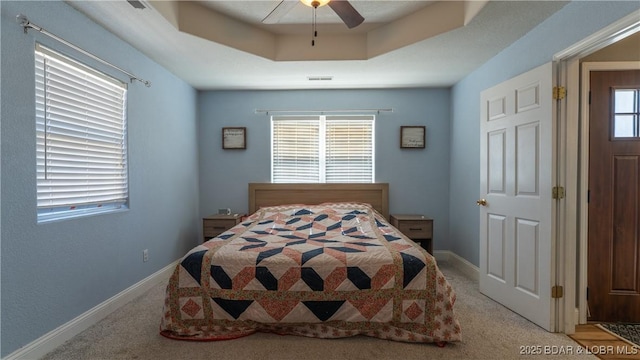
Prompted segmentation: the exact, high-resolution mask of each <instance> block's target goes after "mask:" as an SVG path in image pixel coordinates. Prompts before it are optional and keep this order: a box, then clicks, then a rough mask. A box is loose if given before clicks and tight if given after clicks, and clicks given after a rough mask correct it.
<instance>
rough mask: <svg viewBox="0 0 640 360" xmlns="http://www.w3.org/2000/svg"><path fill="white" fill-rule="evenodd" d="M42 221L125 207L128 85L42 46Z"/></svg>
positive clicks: (39, 120) (39, 138)
mask: <svg viewBox="0 0 640 360" xmlns="http://www.w3.org/2000/svg"><path fill="white" fill-rule="evenodd" d="M35 59H36V61H35V74H36V137H37V149H36V160H37V162H36V163H37V206H38V219H39V220H47V219H49V218H51V217H52V215H53V216H54V217H56V218H58V217H66V216H75V215H77V214H78V213H88V212H96V211H104V210H107V209H113V208H120V207H121V206H122V205H124V204H126V203H127V199H128V181H127V152H126V150H127V148H126V115H125V114H126V94H127V88H126V85H125V84H124V83H122V82H120V81H118V80H116V79H113V78H111V77H109V76H107V75H105V74H103V73H100V72H97V71H95V70H93V69H91V68H89V67H87V66H85V65H82V64H80V63H78V62H75V61H73V60H71V59H69V58H67V57H65V56H63V55H61V54H58V53H56V52H54V51H52V50H49V49H47V48H45V47H43V46H41V45H39V44H37V45H36V51H35Z"/></svg>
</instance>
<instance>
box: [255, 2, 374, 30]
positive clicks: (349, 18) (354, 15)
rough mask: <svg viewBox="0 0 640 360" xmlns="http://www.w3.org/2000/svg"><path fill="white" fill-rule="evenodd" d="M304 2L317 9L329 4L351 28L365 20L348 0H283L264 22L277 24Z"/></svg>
mask: <svg viewBox="0 0 640 360" xmlns="http://www.w3.org/2000/svg"><path fill="white" fill-rule="evenodd" d="M298 2H302V3H303V4H305V5H307V6H310V7H312V8H314V11H315V9H317V8H319V7H321V6H324V5H329V7H330V8H331V9H332V10H333V11H335V13H336V14H337V15H338V16H339V17H340V19H342V21H343V22H344V23H345V25H347V27H348V28H349V29H352V28H354V27H356V26H358V25H360V24H362V22H363V21H364V18H363V17H362V15H360V13H359V12H358V10H356V9H355V8H354V7H353V6H351V4H350V3H349V1H347V0H282V1H281V2H280V3H279V4H278V6H276V7H275V9H273V10H272V11H271V12H270V13H269V15H267V16H266V17H265V18H264V19H262V22H263V23H264V24H275V23H277V22H278V21H279V20H280V18H282V17H283V16H284V15H285V14H287V13H288V12H289V11H290V10H291V9H292V8H293V7H294V6H296V5H297V4H298Z"/></svg>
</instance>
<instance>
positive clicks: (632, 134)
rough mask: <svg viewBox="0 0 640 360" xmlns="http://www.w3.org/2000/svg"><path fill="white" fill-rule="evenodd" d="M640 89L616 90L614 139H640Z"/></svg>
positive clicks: (614, 94)
mask: <svg viewBox="0 0 640 360" xmlns="http://www.w3.org/2000/svg"><path fill="white" fill-rule="evenodd" d="M639 92H640V89H615V90H614V93H613V96H614V109H613V137H614V138H638V137H640V96H639Z"/></svg>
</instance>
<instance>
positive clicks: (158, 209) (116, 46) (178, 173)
mask: <svg viewBox="0 0 640 360" xmlns="http://www.w3.org/2000/svg"><path fill="white" fill-rule="evenodd" d="M0 4H1V5H0V6H1V14H2V18H1V30H2V32H1V42H2V53H1V68H2V79H1V86H2V95H1V96H2V97H1V106H2V109H1V119H2V124H1V125H2V133H1V136H2V137H1V146H2V148H1V153H2V163H1V169H2V170H1V171H2V179H1V180H2V181H1V197H2V205H1V206H2V209H1V211H2V225H1V231H2V233H1V235H2V245H1V246H2V248H1V250H2V258H1V271H2V278H1V287H2V288H1V291H2V307H1V314H2V319H1V328H0V331H1V332H2V350H1V353H0V356H6V355H7V354H9V353H11V352H13V351H15V350H17V349H18V348H20V347H22V346H24V345H26V344H28V343H30V342H31V341H33V340H35V339H37V338H38V337H40V336H42V335H44V334H45V333H47V332H49V331H51V330H53V329H55V328H57V327H58V326H60V325H62V324H64V323H66V322H68V321H70V320H71V319H73V318H75V317H77V316H78V315H80V314H82V313H83V312H85V311H87V310H89V309H91V308H93V307H94V306H96V305H98V304H100V303H101V302H103V301H105V300H107V299H108V298H110V297H112V296H114V295H116V294H117V293H118V292H120V291H122V290H124V289H126V288H127V287H129V286H131V285H133V284H135V283H136V282H138V281H140V280H142V279H144V278H145V277H147V276H149V275H151V274H152V273H154V272H156V271H158V270H159V269H161V268H163V267H165V266H166V265H167V264H169V263H171V262H173V261H175V260H176V259H178V258H179V257H180V256H182V255H183V254H184V253H185V252H186V251H187V250H188V249H189V248H191V247H193V246H194V245H195V244H196V243H197V241H198V228H199V226H200V220H199V218H198V163H197V158H198V152H197V145H196V131H197V128H196V109H197V106H196V101H197V93H196V91H195V90H194V89H192V88H191V87H190V86H188V85H187V84H186V83H185V82H183V81H182V80H180V79H178V78H176V77H175V76H174V75H172V74H171V73H169V72H168V71H166V70H165V69H163V68H162V67H160V66H159V65H158V64H156V63H154V62H152V61H150V60H149V59H148V58H146V57H145V56H143V55H142V54H141V53H140V52H138V51H137V50H135V49H134V48H132V47H131V46H129V45H128V44H126V43H124V42H123V41H121V40H120V39H118V38H117V37H115V36H114V35H112V34H111V33H109V32H107V31H106V30H104V29H103V28H102V27H100V26H98V25H96V24H95V23H93V22H92V21H90V20H89V19H87V18H86V17H85V16H83V15H81V14H80V13H78V12H77V11H75V10H74V9H73V8H71V7H69V6H68V5H66V4H65V3H63V2H60V1H56V2H50V1H42V2H32V1H17V2H9V1H2V2H1V3H0ZM18 14H25V15H27V16H28V17H29V19H30V20H31V21H32V22H33V23H35V24H38V25H40V26H42V27H44V28H45V29H47V30H49V31H51V32H52V33H54V34H57V35H59V36H61V37H63V38H66V39H68V40H69V41H71V42H73V43H75V44H77V45H79V46H81V47H83V48H84V49H86V50H88V51H90V52H92V53H94V54H96V55H98V56H100V57H102V58H103V59H106V60H108V61H110V62H112V63H114V64H117V65H118V66H120V67H122V68H124V69H127V70H128V71H131V72H132V73H134V74H136V75H138V76H140V77H142V78H145V79H148V80H150V81H152V83H153V85H152V87H150V88H147V87H145V86H144V85H142V84H140V83H134V84H130V85H129V95H128V122H129V123H128V129H129V139H128V146H129V192H130V210H128V211H125V212H120V213H114V214H107V215H99V216H92V217H86V218H80V219H74V220H68V221H61V222H54V223H47V224H40V225H38V224H37V223H36V173H35V170H36V167H35V148H36V144H35V118H34V116H35V105H34V104H35V95H34V93H35V90H34V81H35V80H34V43H35V41H36V40H38V41H40V42H42V43H43V44H45V45H47V46H49V47H51V48H53V49H57V50H58V51H61V52H65V53H68V54H69V55H72V56H75V57H77V58H78V59H80V60H82V61H85V62H86V63H88V64H90V65H93V66H95V67H97V68H99V69H102V70H103V71H105V72H108V73H110V74H112V75H113V76H116V77H118V78H120V79H122V80H123V81H126V82H128V80H129V79H128V78H127V77H126V76H123V75H122V74H119V73H117V72H113V71H112V70H110V69H108V68H105V67H104V66H101V65H100V64H96V63H95V61H91V60H90V59H86V58H85V57H83V56H82V55H80V54H76V53H74V52H73V51H70V49H68V48H66V47H65V46H64V45H61V44H58V43H56V42H55V41H53V40H51V39H49V38H47V37H45V36H43V35H41V34H38V33H36V32H34V31H29V34H24V33H23V29H22V27H21V26H19V25H18V24H17V23H16V21H15V17H16V15H18ZM143 249H149V257H150V259H149V261H148V262H146V263H143V262H142V250H143ZM158 321H159V320H158Z"/></svg>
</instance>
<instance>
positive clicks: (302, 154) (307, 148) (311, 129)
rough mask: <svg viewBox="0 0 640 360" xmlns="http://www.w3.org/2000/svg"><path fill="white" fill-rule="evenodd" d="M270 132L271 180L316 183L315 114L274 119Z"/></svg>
mask: <svg viewBox="0 0 640 360" xmlns="http://www.w3.org/2000/svg"><path fill="white" fill-rule="evenodd" d="M271 131H272V134H271V139H272V147H271V149H272V150H271V151H272V156H271V170H272V171H271V182H274V183H318V182H320V179H321V174H320V121H319V120H318V119H317V117H315V118H314V117H287V118H274V119H273V122H272V127H271Z"/></svg>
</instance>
